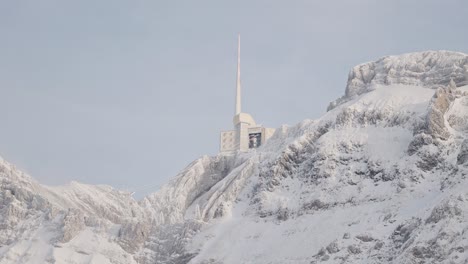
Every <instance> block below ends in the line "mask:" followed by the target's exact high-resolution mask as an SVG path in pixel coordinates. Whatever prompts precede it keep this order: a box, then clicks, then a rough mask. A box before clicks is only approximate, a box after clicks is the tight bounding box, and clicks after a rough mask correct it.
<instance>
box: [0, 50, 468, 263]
mask: <svg viewBox="0 0 468 264" xmlns="http://www.w3.org/2000/svg"><path fill="white" fill-rule="evenodd" d="M467 57H468V56H467V55H465V54H461V53H456V52H449V51H428V52H420V53H411V54H404V55H400V56H390V57H385V58H382V59H379V60H377V61H376V62H370V63H366V64H362V65H359V66H356V67H355V68H353V69H352V70H351V73H350V78H349V80H348V84H347V88H346V94H345V95H344V96H343V97H342V98H340V99H338V100H337V101H335V102H333V103H331V105H330V107H329V111H328V112H327V113H326V114H325V115H323V116H322V117H321V118H319V119H317V120H305V121H303V122H301V123H300V124H297V125H296V126H293V127H286V126H283V127H281V128H279V129H277V132H276V134H275V135H274V136H273V137H272V138H271V139H270V140H269V141H268V142H267V143H266V144H264V145H263V146H262V147H261V148H259V149H257V150H252V151H249V152H245V153H233V154H220V155H217V156H214V157H208V156H203V157H201V158H200V159H198V160H196V161H194V162H193V163H191V164H190V165H189V166H187V168H185V169H184V170H183V171H182V172H181V173H179V175H177V176H176V177H175V178H174V179H172V180H171V181H170V182H169V183H167V184H166V185H165V186H163V187H162V188H161V189H160V190H159V191H157V192H156V193H154V194H151V195H149V196H147V197H145V198H144V199H142V200H141V201H135V200H134V199H133V198H132V197H131V195H130V194H128V193H125V192H122V191H118V190H115V189H113V188H111V187H107V186H90V185H84V184H79V183H71V184H70V185H68V186H63V187H53V188H52V187H47V186H43V185H40V184H38V183H37V182H35V181H34V180H33V179H31V178H30V177H29V176H27V175H24V174H23V173H21V172H20V171H18V170H17V169H15V168H14V166H12V165H11V164H9V163H7V162H5V161H1V162H0V190H1V192H0V213H1V214H0V264H10V263H193V264H196V263H466V262H467V261H468V232H466V231H468V230H467V229H468V226H467V225H466V224H465V223H466V221H467V220H468V219H467V213H468V191H467V190H468V181H467V180H466V175H467V173H468V165H467V164H468V139H467V132H468V123H467V121H468V86H466V85H467V84H468V59H467Z"/></svg>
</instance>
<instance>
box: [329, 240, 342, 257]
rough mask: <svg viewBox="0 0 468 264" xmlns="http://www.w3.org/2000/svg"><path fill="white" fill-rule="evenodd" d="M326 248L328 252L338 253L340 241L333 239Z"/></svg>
mask: <svg viewBox="0 0 468 264" xmlns="http://www.w3.org/2000/svg"><path fill="white" fill-rule="evenodd" d="M326 249H327V252H328V253H329V254H335V253H337V252H339V251H340V248H339V246H338V243H337V242H336V241H333V242H332V243H330V244H329V245H328V246H327V247H326Z"/></svg>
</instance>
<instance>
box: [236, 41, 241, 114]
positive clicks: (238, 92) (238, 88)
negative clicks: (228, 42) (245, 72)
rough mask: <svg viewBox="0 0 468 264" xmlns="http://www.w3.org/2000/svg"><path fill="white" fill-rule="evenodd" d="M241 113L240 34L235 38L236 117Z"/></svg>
mask: <svg viewBox="0 0 468 264" xmlns="http://www.w3.org/2000/svg"><path fill="white" fill-rule="evenodd" d="M240 113H241V81H240V33H239V35H238V38H237V85H236V115H238V114H240Z"/></svg>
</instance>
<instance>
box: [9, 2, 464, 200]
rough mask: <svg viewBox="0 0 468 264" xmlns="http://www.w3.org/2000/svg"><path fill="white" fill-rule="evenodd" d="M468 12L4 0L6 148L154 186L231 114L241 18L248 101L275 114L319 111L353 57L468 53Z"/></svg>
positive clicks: (63, 168) (94, 175) (458, 6)
mask: <svg viewBox="0 0 468 264" xmlns="http://www.w3.org/2000/svg"><path fill="white" fill-rule="evenodd" d="M467 14H468V1H466V0H440V1H431V0H420V1H415V0H413V1H412V0H400V1H394V0H392V1H377V0H373V1H371V0H368V1H367V0H342V1H333V0H332V1H311V0H307V1H306V0H304V1H271V0H269V1H267V0H265V1H217V0H212V1H157V0H151V1H149V0H148V1H145V0H131V1H130V0H127V1H123V0H101V1H95V0H80V1H63V0H41V1H37V0H15V1H9V0H0V40H1V41H0V92H1V93H0V99H1V102H0V114H1V116H3V118H2V119H1V124H2V125H1V126H0V128H1V129H0V155H2V156H3V157H4V158H6V159H7V160H9V161H11V162H13V163H15V164H17V165H18V166H19V167H20V168H22V169H24V170H25V171H27V172H28V173H30V174H31V175H32V176H33V177H34V178H36V179H37V180H38V181H39V182H41V183H45V184H49V185H56V184H64V183H67V182H69V181H71V180H76V181H80V182H84V183H91V184H109V185H112V186H115V187H117V188H126V189H130V190H132V189H136V190H141V189H142V186H146V187H148V190H155V189H156V188H157V187H155V186H157V185H158V184H161V183H164V182H166V181H167V180H168V179H169V178H171V177H173V176H175V175H176V174H177V172H179V171H180V170H181V169H183V168H184V166H185V165H187V164H188V163H190V162H191V161H192V160H194V159H196V158H197V157H199V156H201V155H203V154H209V155H214V154H216V153H217V152H218V147H219V146H218V143H219V132H220V131H221V130H227V129H231V128H232V116H233V114H234V93H235V71H236V45H237V43H236V41H237V33H238V32H240V33H241V35H242V85H243V96H244V98H243V110H244V111H245V112H248V113H250V114H252V115H253V117H254V118H255V120H256V121H257V123H261V124H264V125H266V126H269V127H278V126H280V125H281V124H290V125H293V124H295V123H297V122H299V121H301V120H303V119H306V118H317V117H319V116H320V115H321V114H323V113H324V112H325V109H326V106H327V104H328V102H329V101H331V100H333V99H335V98H337V97H339V96H340V95H341V94H343V93H344V88H345V85H346V80H347V74H348V71H349V69H350V68H351V67H352V66H354V65H356V64H359V63H363V62H366V61H370V60H375V59H377V58H379V57H382V56H384V55H393V54H400V53H406V52H412V51H422V50H428V49H431V50H438V49H445V50H454V51H461V52H467V53H468V34H467V32H468V19H467ZM143 191H147V190H143ZM140 195H141V194H140Z"/></svg>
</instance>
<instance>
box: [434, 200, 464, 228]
mask: <svg viewBox="0 0 468 264" xmlns="http://www.w3.org/2000/svg"><path fill="white" fill-rule="evenodd" d="M461 213H462V211H461V209H460V208H459V207H458V205H457V200H456V199H449V200H447V201H445V202H443V203H442V204H440V205H438V206H436V207H435V208H434V209H433V210H432V212H431V215H430V216H429V217H428V218H427V219H426V223H438V222H439V221H440V220H442V219H444V218H449V217H450V218H452V217H455V216H459V215H461Z"/></svg>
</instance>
